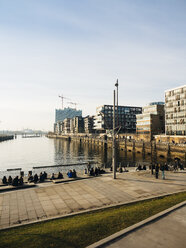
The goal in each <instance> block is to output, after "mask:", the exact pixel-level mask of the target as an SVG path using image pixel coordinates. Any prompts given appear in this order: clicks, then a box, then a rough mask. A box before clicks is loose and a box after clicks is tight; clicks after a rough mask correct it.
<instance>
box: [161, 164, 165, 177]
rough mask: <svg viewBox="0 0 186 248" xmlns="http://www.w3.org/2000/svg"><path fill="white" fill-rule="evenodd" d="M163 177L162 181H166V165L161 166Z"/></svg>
mask: <svg viewBox="0 0 186 248" xmlns="http://www.w3.org/2000/svg"><path fill="white" fill-rule="evenodd" d="M160 169H161V175H162V179H163V180H164V179H165V165H164V164H161V167H160Z"/></svg>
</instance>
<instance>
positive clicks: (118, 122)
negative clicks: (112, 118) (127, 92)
mask: <svg viewBox="0 0 186 248" xmlns="http://www.w3.org/2000/svg"><path fill="white" fill-rule="evenodd" d="M115 86H116V106H117V127H119V116H118V86H119V84H118V79H117V80H116V84H115Z"/></svg>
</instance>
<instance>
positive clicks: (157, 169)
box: [155, 164, 159, 179]
mask: <svg viewBox="0 0 186 248" xmlns="http://www.w3.org/2000/svg"><path fill="white" fill-rule="evenodd" d="M155 175H156V179H158V175H159V164H156V166H155Z"/></svg>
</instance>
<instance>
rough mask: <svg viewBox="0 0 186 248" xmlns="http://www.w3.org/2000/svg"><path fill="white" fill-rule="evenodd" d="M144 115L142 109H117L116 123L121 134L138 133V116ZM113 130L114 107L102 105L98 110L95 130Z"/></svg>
mask: <svg viewBox="0 0 186 248" xmlns="http://www.w3.org/2000/svg"><path fill="white" fill-rule="evenodd" d="M141 113H142V108H141V107H129V106H118V109H117V106H116V107H115V123H116V127H118V128H120V132H124V133H135V132H136V115H137V114H141ZM112 128H113V105H102V106H100V107H98V108H97V109H96V115H95V117H94V129H95V130H96V132H105V131H106V130H108V129H112Z"/></svg>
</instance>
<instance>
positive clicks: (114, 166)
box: [112, 90, 116, 179]
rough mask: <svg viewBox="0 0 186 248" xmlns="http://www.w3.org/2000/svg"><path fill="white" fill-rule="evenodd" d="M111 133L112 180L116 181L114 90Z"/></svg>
mask: <svg viewBox="0 0 186 248" xmlns="http://www.w3.org/2000/svg"><path fill="white" fill-rule="evenodd" d="M113 93H114V94H113V133H112V168H113V178H114V179H116V147H115V145H116V142H115V90H114V92H113Z"/></svg>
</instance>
